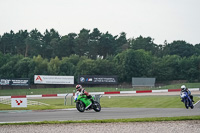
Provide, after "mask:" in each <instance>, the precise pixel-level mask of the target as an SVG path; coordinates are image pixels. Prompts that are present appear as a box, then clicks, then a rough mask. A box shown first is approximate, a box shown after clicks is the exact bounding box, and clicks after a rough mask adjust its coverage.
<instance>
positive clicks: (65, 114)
mask: <svg viewBox="0 0 200 133" xmlns="http://www.w3.org/2000/svg"><path fill="white" fill-rule="evenodd" d="M168 94H169V95H178V93H177V92H171V93H164V94H162V93H154V94H152V93H151V94H146V93H145V94H135V96H138V95H168ZM193 94H194V95H195V96H199V92H197V93H196V94H195V93H193ZM123 95H124V94H123ZM121 96H122V95H121ZM180 104H181V103H180ZM194 115H200V108H199V106H195V108H194V109H185V108H102V110H101V112H95V111H93V110H90V111H85V112H84V113H80V112H78V111H77V110H76V109H59V110H41V111H31V110H21V111H17V110H12V111H0V123H12V122H30V121H32V122H36V121H67V120H97V119H98V120H101V119H123V118H145V117H146V118H147V117H175V116H194ZM0 127H1V130H0V132H2V133H19V132H20V133H27V132H29V133H41V132H43V133H57V132H59V133H60V132H84V133H91V132H95V133H102V132H103V133H104V132H105V133H106V132H107V133H122V132H123V133H130V132H136V133H137V132H138V133H141V132H142V133H174V132H192V133H199V132H200V121H199V120H197V121H163V122H128V123H81V124H78V123H77V124H45V125H3V126H0Z"/></svg>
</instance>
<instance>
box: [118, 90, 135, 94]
mask: <svg viewBox="0 0 200 133" xmlns="http://www.w3.org/2000/svg"><path fill="white" fill-rule="evenodd" d="M132 93H136V91H120V94H132Z"/></svg>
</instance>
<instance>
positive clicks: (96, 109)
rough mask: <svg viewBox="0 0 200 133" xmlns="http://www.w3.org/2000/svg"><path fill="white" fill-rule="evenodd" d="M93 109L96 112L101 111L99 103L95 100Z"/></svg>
mask: <svg viewBox="0 0 200 133" xmlns="http://www.w3.org/2000/svg"><path fill="white" fill-rule="evenodd" d="M93 109H94V111H96V112H100V111H101V105H100V104H99V103H98V102H97V101H94V104H93Z"/></svg>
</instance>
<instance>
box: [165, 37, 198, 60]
mask: <svg viewBox="0 0 200 133" xmlns="http://www.w3.org/2000/svg"><path fill="white" fill-rule="evenodd" d="M194 53H195V48H194V46H193V45H192V44H189V43H187V42H185V41H173V42H172V43H170V44H167V45H166V46H165V47H164V49H163V54H164V55H179V56H181V57H189V56H192V55H193V54H194Z"/></svg>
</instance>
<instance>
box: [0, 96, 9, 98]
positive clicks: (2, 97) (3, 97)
mask: <svg viewBox="0 0 200 133" xmlns="http://www.w3.org/2000/svg"><path fill="white" fill-rule="evenodd" d="M0 98H11V96H0Z"/></svg>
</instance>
